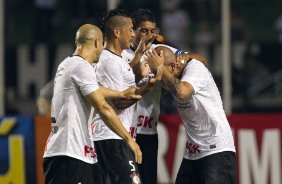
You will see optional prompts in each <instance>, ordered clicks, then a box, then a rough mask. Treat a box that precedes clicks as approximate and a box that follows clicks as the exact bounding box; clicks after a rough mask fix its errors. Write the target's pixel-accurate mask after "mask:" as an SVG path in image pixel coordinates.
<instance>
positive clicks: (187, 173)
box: [175, 159, 200, 184]
mask: <svg viewBox="0 0 282 184" xmlns="http://www.w3.org/2000/svg"><path fill="white" fill-rule="evenodd" d="M197 162H198V161H197V160H188V159H183V160H182V162H181V165H180V168H179V171H178V173H177V177H176V182H175V183H176V184H187V183H189V184H200V182H199V181H200V178H199V173H198V167H197Z"/></svg>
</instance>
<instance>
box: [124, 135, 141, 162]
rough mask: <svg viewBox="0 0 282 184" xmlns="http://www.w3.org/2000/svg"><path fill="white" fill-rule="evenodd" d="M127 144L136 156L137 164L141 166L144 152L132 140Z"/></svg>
mask: <svg viewBox="0 0 282 184" xmlns="http://www.w3.org/2000/svg"><path fill="white" fill-rule="evenodd" d="M127 144H128V146H129V147H130V149H131V150H132V152H133V154H134V156H135V162H136V163H137V164H141V163H142V152H141V150H140V148H139V146H138V144H137V143H136V142H135V141H134V140H133V139H132V138H131V139H129V140H128V141H127Z"/></svg>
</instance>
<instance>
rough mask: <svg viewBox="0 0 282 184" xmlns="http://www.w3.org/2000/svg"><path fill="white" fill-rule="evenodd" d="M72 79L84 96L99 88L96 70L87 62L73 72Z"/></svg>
mask: <svg viewBox="0 0 282 184" xmlns="http://www.w3.org/2000/svg"><path fill="white" fill-rule="evenodd" d="M71 79H72V81H73V82H74V83H75V84H76V85H77V86H78V88H79V90H80V91H81V93H82V94H83V95H84V96H85V95H88V94H89V93H91V92H93V91H95V90H97V89H98V88H99V85H98V82H97V79H96V76H95V73H94V69H93V67H92V66H91V65H90V64H89V63H86V62H85V63H81V64H79V65H78V66H77V67H76V68H75V69H74V70H73V73H72V75H71Z"/></svg>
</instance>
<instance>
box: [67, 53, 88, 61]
mask: <svg viewBox="0 0 282 184" xmlns="http://www.w3.org/2000/svg"><path fill="white" fill-rule="evenodd" d="M73 56H77V57H81V58H82V59H83V60H85V59H84V58H83V57H82V56H80V55H77V54H72V55H70V57H73Z"/></svg>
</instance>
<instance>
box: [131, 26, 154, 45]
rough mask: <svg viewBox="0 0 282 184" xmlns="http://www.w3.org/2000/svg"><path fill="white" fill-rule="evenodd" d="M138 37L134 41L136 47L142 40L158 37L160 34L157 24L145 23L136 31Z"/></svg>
mask: <svg viewBox="0 0 282 184" xmlns="http://www.w3.org/2000/svg"><path fill="white" fill-rule="evenodd" d="M135 34H136V37H135V39H134V45H138V44H139V42H140V40H141V39H142V38H144V37H147V36H149V35H157V34H159V30H158V28H157V27H156V23H155V22H150V21H144V22H141V23H140V24H139V26H138V27H137V29H136V30H135Z"/></svg>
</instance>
